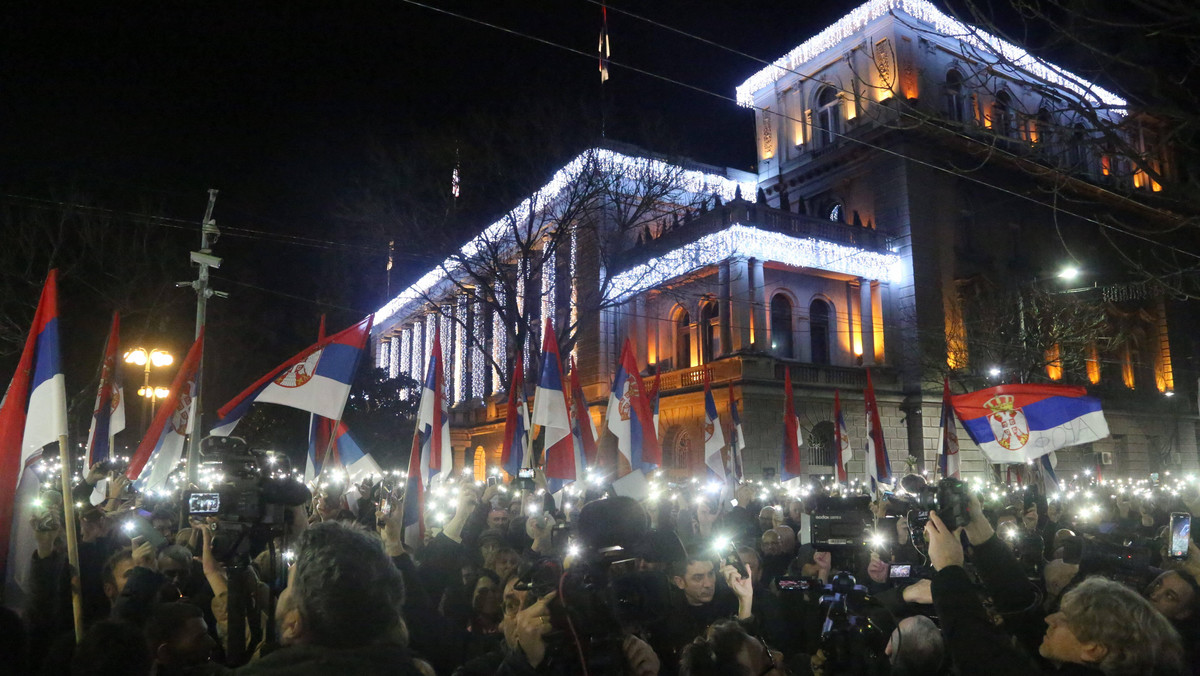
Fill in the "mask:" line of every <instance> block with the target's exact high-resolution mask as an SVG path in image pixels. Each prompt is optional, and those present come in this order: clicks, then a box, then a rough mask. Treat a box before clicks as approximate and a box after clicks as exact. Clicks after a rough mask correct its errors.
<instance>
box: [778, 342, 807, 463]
mask: <svg viewBox="0 0 1200 676" xmlns="http://www.w3.org/2000/svg"><path fill="white" fill-rule="evenodd" d="M803 444H804V441H803V440H802V439H801V438H800V419H799V418H797V417H796V405H795V403H794V401H793V399H792V370H791V369H790V368H788V367H786V366H785V367H784V368H783V453H782V460H781V462H780V469H781V472H780V475H781V476H782V477H783V480H784V481H787V480H789V479H795V478H796V477H798V476H800V446H802V445H803Z"/></svg>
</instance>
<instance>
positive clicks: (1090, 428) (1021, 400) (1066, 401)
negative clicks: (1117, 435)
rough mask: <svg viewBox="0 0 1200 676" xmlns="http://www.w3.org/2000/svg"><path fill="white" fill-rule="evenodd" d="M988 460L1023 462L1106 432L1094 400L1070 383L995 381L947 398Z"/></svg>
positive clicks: (1106, 424) (1097, 401)
mask: <svg viewBox="0 0 1200 676" xmlns="http://www.w3.org/2000/svg"><path fill="white" fill-rule="evenodd" d="M951 401H952V402H953V404H954V412H955V413H957V414H958V419H959V420H960V421H962V424H963V427H964V428H965V429H966V430H967V434H968V435H970V437H971V440H972V441H974V442H975V443H976V444H978V445H979V448H980V450H982V451H983V453H984V455H986V456H987V458H988V460H989V461H990V462H995V463H1017V462H1019V463H1023V462H1026V461H1028V460H1037V459H1038V458H1041V457H1042V456H1044V455H1046V454H1047V453H1049V452H1050V451H1054V450H1057V449H1060V448H1065V447H1067V446H1075V445H1076V444H1086V443H1090V442H1093V441H1097V440H1099V439H1103V438H1104V437H1107V436H1108V423H1107V422H1106V421H1105V420H1104V412H1103V411H1101V410H1100V400H1099V399H1097V398H1095V397H1089V396H1087V390H1086V389H1085V388H1082V387H1074V386H1070V385H1022V384H1012V385H998V386H996V387H989V388H987V389H986V390H979V391H978V392H970V393H968V394H959V395H955V396H953V397H952V398H951Z"/></svg>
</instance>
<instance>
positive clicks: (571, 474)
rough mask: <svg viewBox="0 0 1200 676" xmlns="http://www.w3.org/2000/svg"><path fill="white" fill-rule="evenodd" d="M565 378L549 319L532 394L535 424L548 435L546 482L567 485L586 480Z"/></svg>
mask: <svg viewBox="0 0 1200 676" xmlns="http://www.w3.org/2000/svg"><path fill="white" fill-rule="evenodd" d="M562 374H563V371H562V359H561V358H560V357H559V355H558V336H557V335H555V333H554V325H553V324H552V323H551V322H550V318H549V317H547V318H546V328H545V330H544V331H542V368H541V373H540V374H539V375H538V384H537V389H535V390H534V392H533V424H534V425H541V427H542V429H543V430H544V434H545V436H544V437H543V442H544V444H545V445H544V447H543V448H544V449H545V450H544V451H543V454H542V458H543V463H544V465H545V467H546V478H547V479H559V480H561V481H563V482H568V481H575V480H576V479H581V478H583V456H582V454H580V453H579V452H578V451H579V449H577V448H576V446H575V441H574V439H572V438H571V414H570V412H569V411H570V408H569V407H568V406H567V393H566V390H565V388H564V387H563V377H562Z"/></svg>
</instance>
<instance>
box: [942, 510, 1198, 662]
mask: <svg viewBox="0 0 1200 676" xmlns="http://www.w3.org/2000/svg"><path fill="white" fill-rule="evenodd" d="M947 516H949V514H948V515H947ZM963 533H965V534H966V536H967V539H968V541H969V542H970V544H971V547H972V552H973V556H972V558H973V560H974V562H975V565H976V566H977V568H978V571H979V575H980V578H981V579H982V580H983V582H984V585H985V586H986V587H987V589H988V592H989V593H990V594H991V596H992V598H993V599H994V600H995V601H996V609H997V610H998V611H999V612H1000V613H1001V614H1002V615H1005V616H1006V627H1007V628H1008V630H1009V631H1011V632H1013V633H1014V634H1016V636H1017V638H1018V639H1019V640H1020V641H1021V642H1022V643H1024V645H1025V646H1026V647H1027V648H1033V647H1035V646H1036V650H1037V652H1038V654H1040V655H1041V657H1042V658H1045V659H1046V660H1049V661H1050V662H1051V663H1054V664H1058V665H1061V666H1062V669H1061V670H1054V669H1051V668H1049V667H1047V668H1046V669H1045V672H1046V673H1057V674H1105V675H1106V676H1122V675H1129V676H1132V675H1134V674H1142V675H1146V674H1177V673H1180V670H1181V669H1182V651H1181V646H1180V640H1179V635H1178V634H1177V633H1176V632H1175V630H1174V629H1173V628H1172V627H1171V625H1170V623H1169V622H1168V621H1167V619H1166V618H1164V617H1163V616H1162V615H1161V614H1160V613H1158V612H1157V611H1156V610H1155V609H1154V608H1153V607H1152V606H1151V605H1150V603H1149V602H1148V601H1146V600H1145V599H1143V598H1142V597H1141V596H1139V595H1138V594H1137V593H1136V592H1134V591H1132V590H1130V589H1128V588H1127V587H1125V586H1123V585H1121V584H1119V583H1116V582H1111V581H1109V580H1105V579H1102V578H1090V579H1088V580H1085V581H1084V582H1083V583H1082V584H1080V585H1079V586H1078V587H1076V588H1075V589H1073V590H1072V591H1070V592H1068V593H1067V594H1066V595H1065V596H1064V597H1063V601H1062V605H1061V610H1060V611H1059V612H1057V613H1054V614H1052V615H1050V616H1048V617H1046V618H1045V619H1044V622H1045V624H1046V625H1048V626H1047V628H1046V631H1045V633H1044V636H1043V637H1042V639H1041V641H1040V644H1039V643H1038V642H1037V638H1036V631H1037V630H1038V629H1040V627H1039V626H1038V623H1037V622H1036V620H1035V619H1034V618H1036V617H1037V615H1036V613H1035V612H1034V611H1033V609H1034V608H1035V607H1036V606H1037V605H1038V604H1037V595H1036V593H1035V591H1034V590H1033V588H1032V586H1031V585H1029V583H1028V582H1027V581H1025V580H1024V577H1023V575H1022V572H1021V569H1020V566H1019V564H1018V563H1017V561H1016V559H1015V557H1014V556H1013V554H1012V552H1011V550H1010V549H1009V548H1008V547H1006V546H1004V545H1003V544H1002V543H1000V542H999V540H998V538H997V536H996V533H995V532H994V530H993V529H992V527H991V525H990V524H989V523H988V522H987V520H986V519H985V518H984V517H983V514H982V511H981V509H980V506H979V502H978V500H976V499H975V498H973V497H972V498H971V502H970V510H969V517H968V521H967V523H960V522H958V521H954V520H951V523H950V524H947V523H946V522H945V521H943V519H942V518H941V516H940V515H939V514H938V513H937V512H936V511H934V512H932V513H931V514H930V518H929V523H928V524H927V525H926V526H925V537H926V539H927V541H928V543H929V558H930V561H931V563H932V564H933V567H934V569H935V570H936V571H937V572H936V573H935V575H934V578H933V584H932V592H933V602H934V605H935V606H936V607H937V612H938V617H939V619H940V620H941V624H942V632H943V634H944V635H945V637H946V643H947V647H948V648H949V651H950V653H951V655H952V656H953V659H954V662H955V664H956V665H957V667H958V668H959V670H960V671H961V673H964V674H968V673H980V674H983V673H986V674H1013V675H1014V676H1015V675H1017V674H1022V675H1024V674H1031V673H1041V664H1044V663H1041V664H1039V663H1037V662H1035V661H1034V659H1033V658H1031V657H1030V656H1028V655H1026V654H1022V653H1021V652H1019V651H1018V650H1017V649H1016V648H1014V647H1013V646H1012V643H1011V640H1010V639H1009V637H1008V636H1005V635H1004V633H1003V631H1002V630H1001V629H1000V628H998V627H997V626H996V625H994V624H993V623H992V622H991V621H990V620H989V619H988V616H987V613H986V611H985V610H984V607H983V604H982V602H981V601H980V600H979V597H978V596H977V594H976V592H975V590H974V588H973V585H972V582H971V579H970V577H969V576H968V575H967V572H966V570H965V569H964V568H963V562H964V558H965V556H964V552H963V545H962V542H961V539H960V538H961V534H963ZM1024 604H1028V606H1027V607H1026V608H1025V609H1024V612H1022V610H1023V609H1022V608H1021V606H1022V605H1024Z"/></svg>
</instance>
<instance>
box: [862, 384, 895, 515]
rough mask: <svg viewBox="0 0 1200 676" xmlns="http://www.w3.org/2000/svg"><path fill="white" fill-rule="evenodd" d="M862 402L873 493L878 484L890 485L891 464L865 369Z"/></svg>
mask: <svg viewBox="0 0 1200 676" xmlns="http://www.w3.org/2000/svg"><path fill="white" fill-rule="evenodd" d="M863 400H864V403H866V405H867V477H868V478H869V479H870V480H871V492H872V493H874V492H876V490H877V489H878V486H879V484H881V483H891V481H892V462H891V460H889V459H888V454H887V446H886V445H884V443H883V425H882V424H880V422H879V404H878V403H877V402H876V401H875V383H874V382H872V381H871V369H867V391H866V392H865V393H864V394H863Z"/></svg>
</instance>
